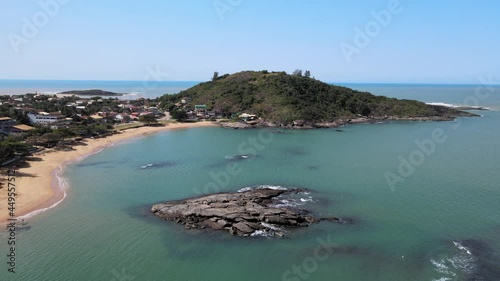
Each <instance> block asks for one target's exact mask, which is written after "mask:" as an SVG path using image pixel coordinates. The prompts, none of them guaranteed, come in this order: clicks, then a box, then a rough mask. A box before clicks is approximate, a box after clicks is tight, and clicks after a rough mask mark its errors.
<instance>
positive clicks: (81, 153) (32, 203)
mask: <svg viewBox="0 0 500 281" xmlns="http://www.w3.org/2000/svg"><path fill="white" fill-rule="evenodd" d="M214 126H217V125H215V124H214V123H211V122H200V123H172V124H168V125H167V126H164V127H140V128H134V129H129V130H125V131H122V133H120V134H116V135H112V136H109V137H107V138H102V139H91V140H86V145H84V146H76V147H74V150H72V151H47V152H46V153H44V154H42V155H36V156H35V157H39V158H40V160H39V161H29V164H30V166H29V167H26V168H20V169H19V170H17V175H16V182H15V183H16V206H15V207H16V210H15V218H18V219H28V218H32V217H34V216H36V215H38V214H40V213H42V212H45V211H47V210H50V209H52V208H55V207H57V206H58V205H59V204H61V203H62V202H63V201H64V199H65V198H66V197H67V192H66V190H67V188H68V184H67V182H65V181H66V180H65V179H64V178H63V177H62V173H63V172H64V169H65V168H66V167H67V166H68V165H70V164H72V163H74V162H78V161H81V160H83V159H85V158H87V157H89V156H91V155H94V154H97V153H99V152H101V151H103V150H104V149H106V148H108V147H110V146H113V145H115V144H117V143H120V142H123V141H125V140H130V139H134V138H138V137H144V136H148V135H150V134H153V133H157V132H161V131H168V130H175V129H187V128H197V127H214ZM7 200H8V198H7V188H3V189H2V190H1V191H0V210H2V211H0V225H3V224H6V223H7V219H8V218H9V214H8V210H7V206H8V201H7ZM1 206H4V207H1Z"/></svg>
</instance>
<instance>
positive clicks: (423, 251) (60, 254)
mask: <svg viewBox="0 0 500 281" xmlns="http://www.w3.org/2000/svg"><path fill="white" fill-rule="evenodd" d="M348 86H351V87H353V88H356V89H360V90H369V91H371V92H373V93H375V94H384V95H389V96H395V97H398V98H411V99H418V100H422V101H425V102H440V103H449V104H456V105H459V104H464V100H466V99H468V97H470V96H474V95H475V86H464V85H447V86H444V85H443V86H440V85H437V86H436V85H434V86H433V85H383V84H373V85H370V84H363V85H361V84H356V85H348ZM492 89H493V90H492V92H491V94H490V95H488V97H486V98H484V97H485V96H487V95H485V94H483V95H481V97H482V98H481V99H479V98H478V101H479V102H480V105H481V106H486V107H489V108H492V109H494V110H490V111H476V112H477V113H479V114H481V115H483V117H481V118H463V119H459V120H458V121H456V122H413V123H404V122H400V123H398V122H395V123H389V124H374V125H356V126H347V127H345V128H342V130H343V132H338V131H335V130H334V129H324V130H309V131H285V133H283V134H281V133H273V132H271V131H270V130H266V129H263V130H243V131H242V130H225V129H221V128H197V129H188V130H179V131H169V132H162V133H158V134H155V135H151V136H148V137H143V138H139V139H134V140H128V141H125V142H122V143H119V144H116V145H114V146H113V147H111V148H108V149H105V150H103V151H102V152H100V153H98V154H95V155H92V156H89V157H88V158H86V159H84V160H82V161H80V162H78V163H74V164H72V165H70V166H69V167H68V168H67V169H66V170H65V171H64V172H63V176H64V178H65V180H66V181H67V184H68V186H69V187H68V189H67V194H68V196H67V198H66V199H65V200H64V201H63V202H62V203H61V204H60V205H59V206H58V207H56V208H54V209H51V210H49V211H46V212H44V213H42V214H40V215H38V216H36V217H34V218H31V219H28V225H27V227H25V228H24V229H23V230H21V231H19V233H18V234H17V240H18V244H17V248H16V254H17V268H16V269H17V273H16V274H9V273H8V272H7V270H6V254H4V253H7V250H8V249H7V247H8V246H7V243H6V242H5V241H6V240H5V239H2V240H1V241H3V242H2V243H1V244H0V253H1V254H2V257H3V258H2V267H0V268H1V269H2V270H1V271H0V280H23V281H24V280H28V281H31V280H33V281H38V280H40V281H45V280H50V281H52V280H61V281H62V280H77V281H78V280H106V281H109V280H113V281H121V280H179V281H180V280H291V281H297V280H343V281H351V280H353V281H354V280H402V281H404V280H415V281H417V280H419V281H420V280H422V281H426V280H429V281H430V280H500V184H499V183H500V173H499V167H500V149H499V144H500V111H498V110H495V109H500V87H498V86H495V87H493V88H492ZM482 93H486V92H484V91H483V92H482ZM436 130H440V132H442V134H444V136H445V137H444V139H445V140H444V141H443V142H439V143H436V142H434V149H432V151H431V152H430V153H428V154H425V153H424V152H422V149H421V148H419V146H418V145H417V144H416V141H420V142H424V141H426V140H427V143H428V140H430V139H432V136H433V132H434V131H436ZM252 140H256V141H257V145H252V144H251V143H252ZM252 149H254V150H255V152H256V157H250V158H248V159H245V160H241V161H235V159H232V158H231V156H234V155H239V154H252V152H254V151H252ZM416 151H420V152H421V153H420V154H421V155H423V158H421V159H418V161H417V162H418V163H417V164H418V165H413V168H414V171H413V173H411V174H410V175H408V174H405V175H403V176H402V178H403V179H404V181H403V182H397V183H396V184H395V185H393V186H391V185H390V184H388V182H387V180H386V177H385V175H386V174H387V173H392V174H395V175H400V174H399V172H398V167H399V166H400V165H401V161H402V160H401V159H405V161H406V160H407V161H410V160H409V159H410V157H411V156H412V155H416V154H419V153H418V152H416ZM428 152H429V151H428ZM414 160H415V159H414ZM229 163H237V165H238V168H239V170H238V171H239V173H238V174H237V175H236V176H230V177H228V178H225V177H223V176H222V175H223V174H224V173H225V172H226V171H227V165H228V164H229ZM147 164H153V165H152V166H151V167H147ZM143 167H144V168H143ZM259 185H269V186H281V187H303V188H307V189H310V193H309V194H306V195H303V197H302V198H298V199H299V200H297V201H296V202H291V203H295V204H300V205H299V207H301V208H308V209H311V210H312V211H313V212H314V213H315V214H317V215H319V216H339V217H345V218H352V219H353V224H350V225H341V224H332V223H325V222H323V223H319V224H316V225H313V226H310V227H308V228H304V229H297V230H291V231H288V232H287V236H288V239H274V238H270V237H252V238H237V237H232V236H230V235H228V234H226V233H224V232H211V231H208V232H201V231H198V230H189V231H187V230H185V229H184V228H183V227H182V226H181V225H177V224H175V223H170V222H163V221H160V220H157V219H156V218H155V217H153V216H151V215H150V214H149V211H148V210H149V209H150V207H151V205H152V204H154V203H157V202H161V201H166V200H174V199H182V198H186V197H191V196H195V195H197V194H199V193H203V192H206V191H208V192H214V191H237V190H239V189H241V188H243V187H255V186H259ZM215 186H217V187H216V188H215ZM300 199H302V200H300ZM289 203H290V202H289ZM0 235H2V236H3V238H4V237H6V235H7V233H5V232H2V233H0ZM325 245H326V246H325ZM321 247H323V248H321Z"/></svg>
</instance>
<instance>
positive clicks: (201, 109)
mask: <svg viewBox="0 0 500 281" xmlns="http://www.w3.org/2000/svg"><path fill="white" fill-rule="evenodd" d="M189 102H191V99H190V98H189V97H183V98H182V99H181V101H180V102H178V103H176V104H175V106H176V107H178V108H182V109H184V110H186V113H187V117H188V120H191V121H197V120H203V119H208V120H215V119H220V118H223V114H222V112H219V111H217V110H208V109H207V105H206V104H198V105H195V106H194V109H188V108H187V107H186V105H187V104H188V103H189Z"/></svg>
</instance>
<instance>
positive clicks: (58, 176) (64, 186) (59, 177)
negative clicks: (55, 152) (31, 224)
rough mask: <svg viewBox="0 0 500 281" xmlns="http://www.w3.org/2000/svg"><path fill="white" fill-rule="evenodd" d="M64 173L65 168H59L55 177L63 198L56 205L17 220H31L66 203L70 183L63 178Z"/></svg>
mask: <svg viewBox="0 0 500 281" xmlns="http://www.w3.org/2000/svg"><path fill="white" fill-rule="evenodd" d="M62 171H63V167H62V165H61V166H59V168H58V169H57V170H56V172H55V174H54V176H55V177H56V179H57V185H58V187H59V188H60V189H61V191H62V193H63V196H62V198H61V199H60V200H59V201H57V202H55V203H54V204H52V205H50V206H49V207H46V208H42V209H38V210H35V211H33V212H30V213H28V214H26V215H23V216H19V217H17V218H16V219H18V220H19V219H21V220H25V219H29V218H32V217H34V216H36V215H38V214H40V213H43V212H45V211H48V210H50V209H52V208H55V207H56V206H57V205H59V204H61V202H62V201H64V199H65V198H66V196H67V193H66V189H67V188H68V186H69V185H68V182H67V181H66V179H65V178H64V177H62V175H61V174H62Z"/></svg>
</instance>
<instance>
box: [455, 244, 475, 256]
mask: <svg viewBox="0 0 500 281" xmlns="http://www.w3.org/2000/svg"><path fill="white" fill-rule="evenodd" d="M453 245H455V247H457V248H458V249H460V250H463V251H465V252H467V254H469V255H472V253H471V252H470V251H469V249H468V248H467V247H465V246H464V245H462V243H460V242H455V241H453Z"/></svg>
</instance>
